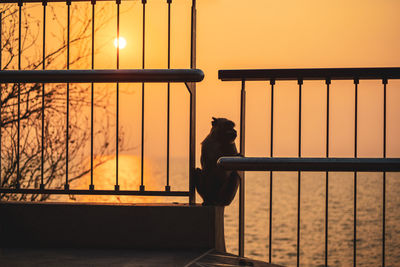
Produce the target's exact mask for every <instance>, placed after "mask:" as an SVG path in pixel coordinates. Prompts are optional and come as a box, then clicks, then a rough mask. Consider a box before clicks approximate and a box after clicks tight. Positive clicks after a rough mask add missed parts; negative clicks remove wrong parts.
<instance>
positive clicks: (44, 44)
mask: <svg viewBox="0 0 400 267" xmlns="http://www.w3.org/2000/svg"><path fill="white" fill-rule="evenodd" d="M42 4H43V44H42V48H43V51H42V66H43V69H44V70H45V69H46V60H45V59H46V6H47V1H43V3H42ZM44 107H45V84H44V83H43V84H42V136H41V137H42V149H41V156H42V160H41V168H40V189H42V190H43V189H44V110H45V108H44Z"/></svg>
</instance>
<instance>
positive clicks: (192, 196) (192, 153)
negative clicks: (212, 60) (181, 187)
mask: <svg viewBox="0 0 400 267" xmlns="http://www.w3.org/2000/svg"><path fill="white" fill-rule="evenodd" d="M191 20H192V21H191V36H190V68H191V69H195V68H196V25H197V20H196V0H192V18H191ZM187 85H188V87H189V92H190V131H189V135H190V137H189V204H191V205H193V204H195V203H196V189H195V184H194V176H193V175H194V170H195V168H196V83H189V84H187Z"/></svg>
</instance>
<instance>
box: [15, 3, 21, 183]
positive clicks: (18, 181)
mask: <svg viewBox="0 0 400 267" xmlns="http://www.w3.org/2000/svg"><path fill="white" fill-rule="evenodd" d="M22 4H23V3H22V0H20V1H19V2H18V7H19V12H18V18H19V19H18V70H21V53H22V51H21V20H22ZM20 116H21V84H20V83H18V122H17V182H16V189H19V188H20V187H21V185H20V169H19V158H20V154H19V152H20V151H19V150H20V140H19V139H20V131H21V121H20Z"/></svg>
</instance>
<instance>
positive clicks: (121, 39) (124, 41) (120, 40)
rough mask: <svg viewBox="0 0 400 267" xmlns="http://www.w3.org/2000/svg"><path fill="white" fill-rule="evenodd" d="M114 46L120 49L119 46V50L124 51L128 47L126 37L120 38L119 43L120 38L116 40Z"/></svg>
mask: <svg viewBox="0 0 400 267" xmlns="http://www.w3.org/2000/svg"><path fill="white" fill-rule="evenodd" d="M114 46H115V47H116V48H118V46H119V49H124V48H125V46H126V40H125V38H124V37H119V42H118V38H115V39H114Z"/></svg>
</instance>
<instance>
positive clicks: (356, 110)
mask: <svg viewBox="0 0 400 267" xmlns="http://www.w3.org/2000/svg"><path fill="white" fill-rule="evenodd" d="M358 84H359V80H358V79H357V78H355V79H354V89H355V95H354V157H355V158H357V129H358ZM353 228H354V229H353V232H354V241H353V265H354V267H355V266H357V172H354V225H353Z"/></svg>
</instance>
